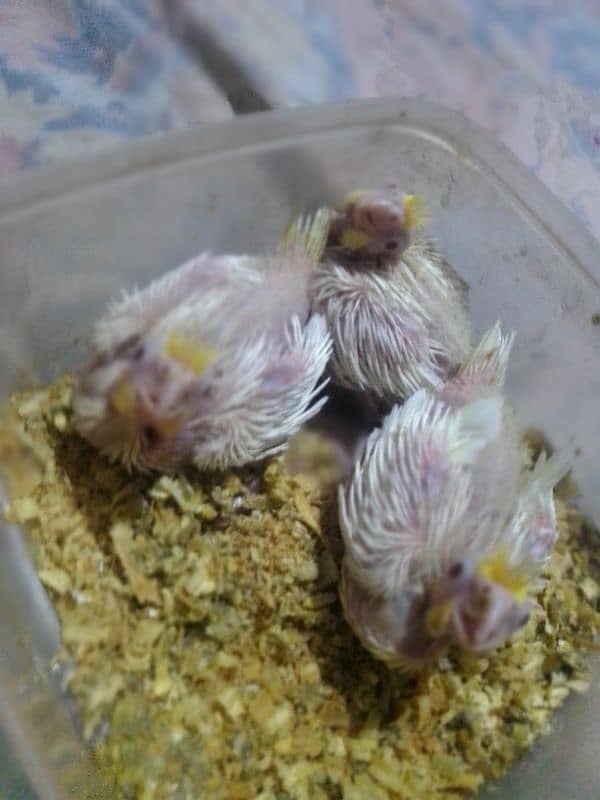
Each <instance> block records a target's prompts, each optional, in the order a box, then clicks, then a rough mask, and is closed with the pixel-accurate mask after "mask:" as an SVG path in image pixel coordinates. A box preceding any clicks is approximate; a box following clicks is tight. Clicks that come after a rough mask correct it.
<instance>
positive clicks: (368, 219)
mask: <svg viewBox="0 0 600 800" xmlns="http://www.w3.org/2000/svg"><path fill="white" fill-rule="evenodd" d="M366 216H367V221H368V222H369V224H370V225H372V224H373V212H372V211H367V215H366Z"/></svg>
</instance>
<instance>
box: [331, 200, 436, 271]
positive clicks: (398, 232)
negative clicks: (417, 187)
mask: <svg viewBox="0 0 600 800" xmlns="http://www.w3.org/2000/svg"><path fill="white" fill-rule="evenodd" d="M424 220H425V214H424V210H423V201H422V199H421V197H420V196H419V195H414V194H402V193H401V192H398V190H397V189H396V188H395V187H393V188H387V189H380V190H375V191H354V192H350V194H348V195H347V196H346V198H345V199H344V201H343V203H342V212H341V218H340V220H339V221H338V225H337V237H336V238H337V244H338V245H339V246H341V247H342V248H343V249H345V250H348V251H351V252H356V253H357V254H360V255H370V256H374V257H378V258H380V259H383V260H385V259H394V258H397V257H398V256H400V255H401V254H402V252H403V251H404V250H405V249H406V248H407V247H408V245H409V244H410V241H411V235H412V233H413V232H414V231H415V230H417V229H418V228H420V227H421V226H422V224H423V222H424Z"/></svg>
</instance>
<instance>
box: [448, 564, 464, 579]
mask: <svg viewBox="0 0 600 800" xmlns="http://www.w3.org/2000/svg"><path fill="white" fill-rule="evenodd" d="M462 574H463V565H462V564H461V563H460V561H457V562H456V564H453V565H452V566H451V567H450V569H449V570H448V576H449V577H450V578H452V580H456V579H457V578H460V576H461V575H462Z"/></svg>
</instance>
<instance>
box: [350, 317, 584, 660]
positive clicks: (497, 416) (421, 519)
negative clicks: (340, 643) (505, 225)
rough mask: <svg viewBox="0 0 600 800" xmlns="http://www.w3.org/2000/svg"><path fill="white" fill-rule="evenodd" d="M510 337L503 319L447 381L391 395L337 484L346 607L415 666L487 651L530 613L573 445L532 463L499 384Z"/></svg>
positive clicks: (374, 637) (382, 648) (367, 636)
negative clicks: (446, 655)
mask: <svg viewBox="0 0 600 800" xmlns="http://www.w3.org/2000/svg"><path fill="white" fill-rule="evenodd" d="M511 342H512V337H504V336H503V335H502V333H501V331H500V328H499V326H495V327H494V328H493V329H492V330H491V331H490V332H489V333H488V334H487V335H486V336H485V337H484V338H483V340H482V342H481V344H480V346H479V347H478V348H477V349H476V350H475V352H474V354H473V356H472V358H471V359H470V360H469V361H468V363H467V364H466V365H465V366H464V368H463V369H462V370H461V372H459V374H458V375H457V376H456V377H455V378H454V379H453V381H451V382H449V383H448V384H447V385H446V386H445V387H444V388H443V389H442V390H441V391H439V392H437V393H431V392H428V391H427V390H420V391H419V392H417V393H416V394H415V395H414V396H413V397H411V398H410V399H409V400H408V401H407V402H406V403H405V405H404V406H402V407H396V408H394V409H393V410H392V412H391V413H390V414H389V415H388V416H387V417H386V419H385V420H384V423H383V426H382V428H381V429H379V430H376V431H375V432H373V433H372V434H371V436H370V438H369V440H368V442H367V445H366V448H365V451H364V454H363V456H362V458H361V460H360V461H359V462H358V464H357V465H356V467H355V471H354V475H353V477H352V479H351V481H350V483H349V486H348V487H347V489H342V490H340V525H341V530H342V535H343V539H344V546H345V553H344V559H343V565H342V577H341V583H340V594H341V599H342V603H343V606H344V610H345V613H346V617H347V619H348V621H349V623H350V625H351V626H352V628H353V629H354V631H355V633H356V634H357V636H358V637H359V638H360V639H361V640H362V642H363V643H364V645H365V646H366V647H367V648H368V649H369V650H371V651H372V652H373V653H374V654H375V655H376V656H377V657H379V658H382V659H384V660H387V661H389V662H391V663H393V664H396V665H402V666H404V667H409V668H414V667H418V666H419V665H421V664H423V663H424V662H425V661H427V660H428V659H430V658H432V657H434V656H435V655H437V654H438V653H439V652H440V651H441V650H443V649H444V648H445V647H447V646H449V645H450V644H456V645H458V646H460V647H462V648H463V649H464V650H466V651H468V652H473V653H486V652H489V651H490V650H492V649H494V648H495V647H497V646H499V645H500V644H502V643H503V642H505V641H506V640H507V639H508V638H509V637H510V636H512V635H513V634H514V633H515V632H516V631H517V630H518V629H519V628H520V627H522V626H523V625H524V624H525V623H526V621H527V619H528V616H529V600H528V595H529V593H530V590H531V586H532V582H533V581H534V580H535V578H536V577H537V576H538V574H539V569H540V566H541V564H542V563H543V561H544V560H545V559H546V557H547V556H548V554H549V552H550V550H551V547H552V544H553V543H554V541H555V538H556V535H557V532H556V520H555V516H554V504H553V494H552V492H553V487H554V485H555V484H556V483H557V482H558V480H560V478H561V477H562V476H563V475H564V474H565V472H566V471H567V470H568V468H569V459H568V458H567V457H566V455H564V454H557V455H555V456H552V457H551V458H550V459H547V460H546V458H545V456H541V457H540V459H539V460H538V462H537V464H536V466H535V468H534V469H533V471H531V473H529V474H528V475H526V476H525V477H523V475H522V471H521V461H520V458H519V446H520V441H519V433H518V430H517V426H516V424H515V423H514V420H513V418H512V412H511V411H510V409H509V407H508V404H507V403H506V401H505V400H504V398H503V396H502V393H501V391H500V389H501V384H502V382H503V379H504V373H505V371H506V362H507V359H508V354H509V351H510V345H511Z"/></svg>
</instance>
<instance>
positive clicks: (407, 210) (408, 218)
mask: <svg viewBox="0 0 600 800" xmlns="http://www.w3.org/2000/svg"><path fill="white" fill-rule="evenodd" d="M426 219H427V214H426V212H425V204H424V202H423V198H422V197H421V195H420V194H407V195H406V196H405V198H404V226H405V227H406V229H407V230H409V231H412V230H415V229H416V228H420V227H421V226H422V225H424V224H425V221H426Z"/></svg>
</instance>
